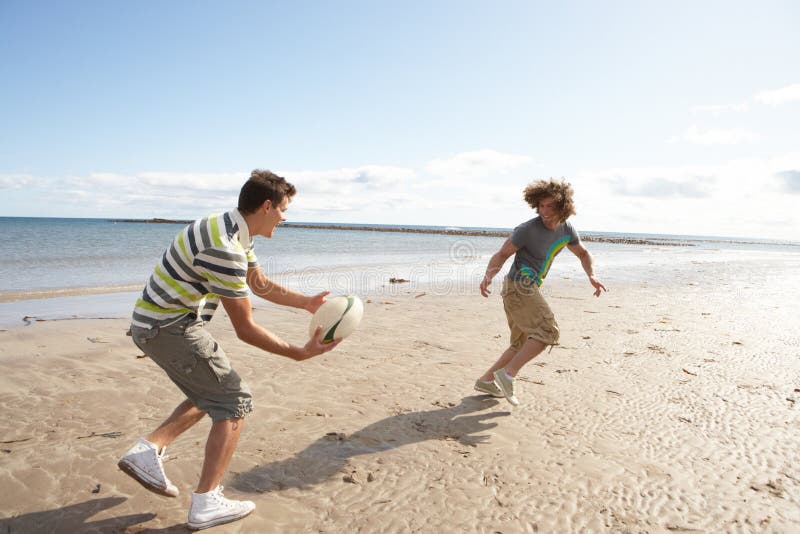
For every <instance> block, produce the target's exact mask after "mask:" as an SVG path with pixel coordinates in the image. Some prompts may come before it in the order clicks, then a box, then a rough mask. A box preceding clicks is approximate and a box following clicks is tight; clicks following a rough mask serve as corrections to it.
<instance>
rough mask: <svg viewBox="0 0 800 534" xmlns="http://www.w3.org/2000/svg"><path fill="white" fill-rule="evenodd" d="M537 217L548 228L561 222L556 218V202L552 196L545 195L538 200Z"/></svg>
mask: <svg viewBox="0 0 800 534" xmlns="http://www.w3.org/2000/svg"><path fill="white" fill-rule="evenodd" d="M539 217H541V218H542V221H544V224H545V226H547V227H548V228H554V227H556V226H558V224H559V223H560V222H561V221H560V220H559V218H558V204H557V203H556V201H555V199H554V198H553V197H545V198H543V199H542V200H540V201H539Z"/></svg>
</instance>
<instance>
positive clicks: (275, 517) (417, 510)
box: [0, 259, 800, 534]
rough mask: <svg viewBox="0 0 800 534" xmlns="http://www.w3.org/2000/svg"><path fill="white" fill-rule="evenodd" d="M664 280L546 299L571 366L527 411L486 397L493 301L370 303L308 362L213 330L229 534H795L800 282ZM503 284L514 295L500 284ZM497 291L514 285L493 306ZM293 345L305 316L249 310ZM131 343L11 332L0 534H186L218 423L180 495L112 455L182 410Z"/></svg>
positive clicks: (194, 440)
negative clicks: (220, 373) (154, 489)
mask: <svg viewBox="0 0 800 534" xmlns="http://www.w3.org/2000/svg"><path fill="white" fill-rule="evenodd" d="M766 261H767V260H764V261H762V262H750V263H743V264H736V263H722V262H715V263H711V262H709V263H704V262H694V263H687V264H684V265H676V266H661V267H651V269H652V270H656V269H657V270H660V272H661V274H662V275H663V273H664V270H666V271H668V276H666V277H664V276H662V277H661V279H662V280H667V281H662V282H651V281H649V280H648V276H647V273H642V272H639V273H637V275H636V276H635V277H632V278H631V280H630V281H628V282H623V283H617V282H615V283H613V284H607V285H609V292H608V293H607V294H605V295H603V297H601V298H599V299H595V298H594V297H592V296H591V288H590V286H589V285H588V283H586V281H585V279H583V278H573V279H566V277H565V276H562V277H560V278H554V279H553V280H549V279H548V281H547V283H546V284H545V286H544V287H543V289H544V292H545V295H546V296H547V297H548V298H549V300H550V303H551V305H552V307H553V309H554V311H555V313H556V316H557V317H558V319H559V322H560V325H561V327H562V337H561V345H559V346H557V347H555V348H554V349H553V350H552V351H551V352H549V353H545V354H543V355H542V356H541V357H539V358H537V359H536V360H534V362H533V363H531V364H530V365H528V366H527V367H526V368H524V369H523V371H522V373H521V375H520V379H519V388H520V391H519V393H518V396H519V398H520V400H521V403H522V404H521V406H519V407H515V408H512V407H511V405H509V404H508V403H507V402H506V401H505V400H503V399H500V400H497V399H492V398H489V397H485V396H480V395H477V394H476V392H474V391H473V390H472V385H473V383H474V380H475V378H476V377H477V376H478V375H479V374H480V373H481V372H482V371H483V370H484V369H485V368H486V367H488V366H489V364H490V363H491V362H493V361H494V359H495V358H496V357H497V356H498V355H499V353H500V352H501V351H502V350H503V349H504V348H505V346H506V343H507V327H506V324H505V318H504V315H503V312H502V305H501V301H500V297H499V295H498V294H497V292H495V294H493V295H492V296H491V298H489V299H483V298H482V297H480V296H479V295H478V294H477V290H476V291H475V292H474V293H470V294H459V295H456V294H437V293H436V292H430V291H429V292H424V293H425V294H423V291H417V290H412V289H411V288H409V289H408V290H404V289H403V288H402V287H399V288H398V289H397V290H396V293H395V294H392V295H391V296H377V297H371V298H370V299H369V300H368V301H367V303H366V310H365V317H364V320H363V322H362V324H361V326H360V328H359V330H358V331H357V332H356V333H355V334H354V335H353V336H352V337H351V338H350V339H348V340H346V341H345V342H344V343H343V344H342V345H340V347H338V348H337V349H336V350H335V351H333V352H332V353H329V354H327V355H324V356H321V357H319V358H316V359H313V360H310V361H308V362H304V363H295V362H292V361H290V360H287V359H284V358H281V357H277V356H273V355H270V354H267V353H263V352H260V351H258V350H257V349H254V348H252V347H250V346H247V345H245V344H244V343H241V342H240V341H238V340H237V339H236V338H235V336H234V334H233V332H232V329H231V326H230V324H229V322H228V321H227V320H226V319H225V318H224V317H223V314H222V313H219V316H218V317H216V318H215V319H214V321H213V322H212V324H211V325H210V326H209V328H210V329H211V330H212V331H213V332H214V333H215V335H217V336H218V339H219V340H220V341H221V343H222V344H223V346H224V347H225V349H226V352H227V353H228V354H229V356H230V357H231V359H232V361H233V362H234V365H235V366H236V367H237V369H238V370H239V372H240V374H241V375H242V376H243V377H244V378H245V379H246V380H247V381H248V382H249V384H250V386H251V388H252V390H253V392H254V395H255V401H256V411H255V413H254V414H252V415H251V416H250V417H248V418H247V419H246V422H245V428H244V431H243V434H242V439H241V441H240V444H239V448H238V451H237V453H236V454H235V456H234V458H233V461H232V464H231V468H230V471H229V473H228V475H227V476H226V478H225V480H224V482H223V483H224V485H225V488H226V494H229V495H230V496H233V497H240V498H247V499H251V500H253V501H255V503H256V505H257V508H256V511H255V512H254V513H253V514H252V515H251V516H250V517H248V518H247V519H245V520H243V521H239V522H237V523H233V524H230V525H226V526H224V527H220V528H218V529H217V530H218V531H221V532H259V533H262V532H267V533H270V532H274V533H279V532H280V533H285V532H503V533H514V532H536V531H539V532H578V531H586V532H722V531H724V532H797V531H798V530H800V432H798V428H800V426H799V425H798V423H800V421H799V419H800V417H799V416H798V414H800V402H798V401H800V318H798V314H797V313H796V312H797V301H798V296H800V291H799V290H798V281H797V280H796V278H797V276H796V272H797V267H798V260H797V259H795V260H792V261H788V260H787V261H783V260H782V261H780V262H775V261H773V262H772V263H765V262H766ZM495 286H499V284H498V283H495ZM495 289H496V290H497V287H495ZM256 305H257V307H258V309H257V310H256V312H255V314H256V318H257V320H258V321H259V322H260V323H261V324H263V325H264V326H266V327H267V328H269V329H271V330H273V331H275V332H277V333H279V334H280V335H281V336H284V337H285V338H287V339H289V340H292V341H294V342H300V341H302V340H303V339H304V338H305V335H306V328H307V325H308V321H309V316H308V314H306V313H305V312H300V311H296V310H288V309H279V308H275V307H272V306H269V305H265V304H256ZM127 328H128V321H127V320H124V319H112V320H63V321H47V322H39V323H34V324H32V325H31V326H27V327H20V328H14V329H10V330H7V331H2V332H0V362H2V369H3V373H2V376H0V409H1V410H2V413H3V414H4V415H3V417H2V419H0V482H2V483H1V484H0V532H2V533H3V534H5V533H20V532H185V531H186V527H185V521H186V513H187V507H188V502H189V494H190V493H191V491H192V490H193V489H194V484H195V483H196V482H197V478H198V475H199V471H200V462H201V460H202V451H203V446H204V441H205V437H206V434H207V431H208V428H209V422H208V421H204V422H202V423H200V424H199V425H197V426H196V427H195V428H194V429H192V430H191V431H190V432H188V433H187V434H185V435H184V436H182V437H181V438H180V439H179V440H178V441H176V442H175V443H173V444H172V446H170V447H169V450H168V454H169V456H170V458H169V460H168V461H167V462H166V469H167V473H168V474H169V476H170V478H171V479H172V481H173V482H175V483H176V484H177V486H178V487H179V489H180V491H181V495H180V496H179V497H178V498H176V499H169V498H165V497H160V496H157V495H155V494H152V493H149V492H147V491H145V490H144V489H143V488H141V487H140V486H139V485H138V484H136V483H134V482H133V481H132V480H131V479H129V478H128V477H127V476H125V475H124V474H123V473H122V472H121V471H119V470H118V469H117V467H116V462H117V459H118V458H119V456H120V455H121V454H122V453H124V451H125V450H126V449H127V448H128V447H129V446H130V445H131V444H132V443H133V442H134V441H135V440H136V439H137V438H138V437H139V436H140V435H141V434H142V433H143V432H145V431H146V430H147V429H150V428H151V427H154V426H155V425H156V424H157V423H158V422H160V421H161V420H162V419H163V418H164V417H165V416H166V415H167V414H168V412H169V411H170V410H171V408H172V407H173V406H174V405H176V404H177V403H178V402H180V401H181V400H182V399H181V396H180V395H179V392H178V390H177V388H175V387H174V386H173V385H172V384H171V383H170V382H169V381H168V380H167V378H166V377H165V376H164V375H163V373H161V372H160V371H159V370H158V369H157V368H156V367H155V365H154V364H153V363H152V362H150V361H149V360H148V359H147V358H139V356H140V351H139V350H138V349H137V348H136V347H135V346H134V345H133V343H132V342H131V340H130V338H129V337H127V336H126V330H127Z"/></svg>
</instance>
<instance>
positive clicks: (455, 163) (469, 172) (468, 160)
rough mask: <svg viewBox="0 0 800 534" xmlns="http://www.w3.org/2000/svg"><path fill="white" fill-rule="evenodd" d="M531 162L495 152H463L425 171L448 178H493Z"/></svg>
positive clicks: (428, 167)
mask: <svg viewBox="0 0 800 534" xmlns="http://www.w3.org/2000/svg"><path fill="white" fill-rule="evenodd" d="M530 162H531V158H530V157H528V156H521V155H517V154H503V153H502V152H497V151H495V150H489V149H484V150H477V151H474V152H462V153H460V154H456V155H455V156H452V157H449V158H444V159H434V160H433V161H431V162H430V163H428V165H427V166H426V167H425V170H426V171H427V172H429V173H430V174H433V175H435V176H446V177H476V176H477V177H480V176H485V177H492V176H493V175H496V174H505V173H508V172H509V171H511V170H513V169H516V168H519V167H522V166H524V165H527V164H528V163H530Z"/></svg>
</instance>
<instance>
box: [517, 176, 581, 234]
mask: <svg viewBox="0 0 800 534" xmlns="http://www.w3.org/2000/svg"><path fill="white" fill-rule="evenodd" d="M572 193H573V191H572V186H571V185H570V184H569V183H568V182H566V181H565V180H564V179H563V178H562V179H561V180H560V181H559V180H556V179H555V178H550V179H549V180H538V181H536V182H531V183H529V184H528V186H527V187H526V188H525V193H524V198H525V202H527V203H528V205H529V206H530V207H531V208H533V209H535V210H536V213H539V202H541V201H542V200H544V199H545V198H548V197H550V198H552V199H553V200H555V201H556V207H557V208H558V218H559V220H560V221H561V222H562V223H563V222H565V221H566V220H567V219H569V218H570V217H571V216H572V215H575V203H574V202H573V201H572Z"/></svg>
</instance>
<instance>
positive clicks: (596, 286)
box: [589, 276, 608, 297]
mask: <svg viewBox="0 0 800 534" xmlns="http://www.w3.org/2000/svg"><path fill="white" fill-rule="evenodd" d="M589 283H590V284H592V286H593V287H594V296H595V297H599V296H600V290H601V289H602V290H603V291H608V290H607V289H606V286H604V285H603V284H601V283H600V280H598V279H597V278H595V277H594V276H590V277H589Z"/></svg>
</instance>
